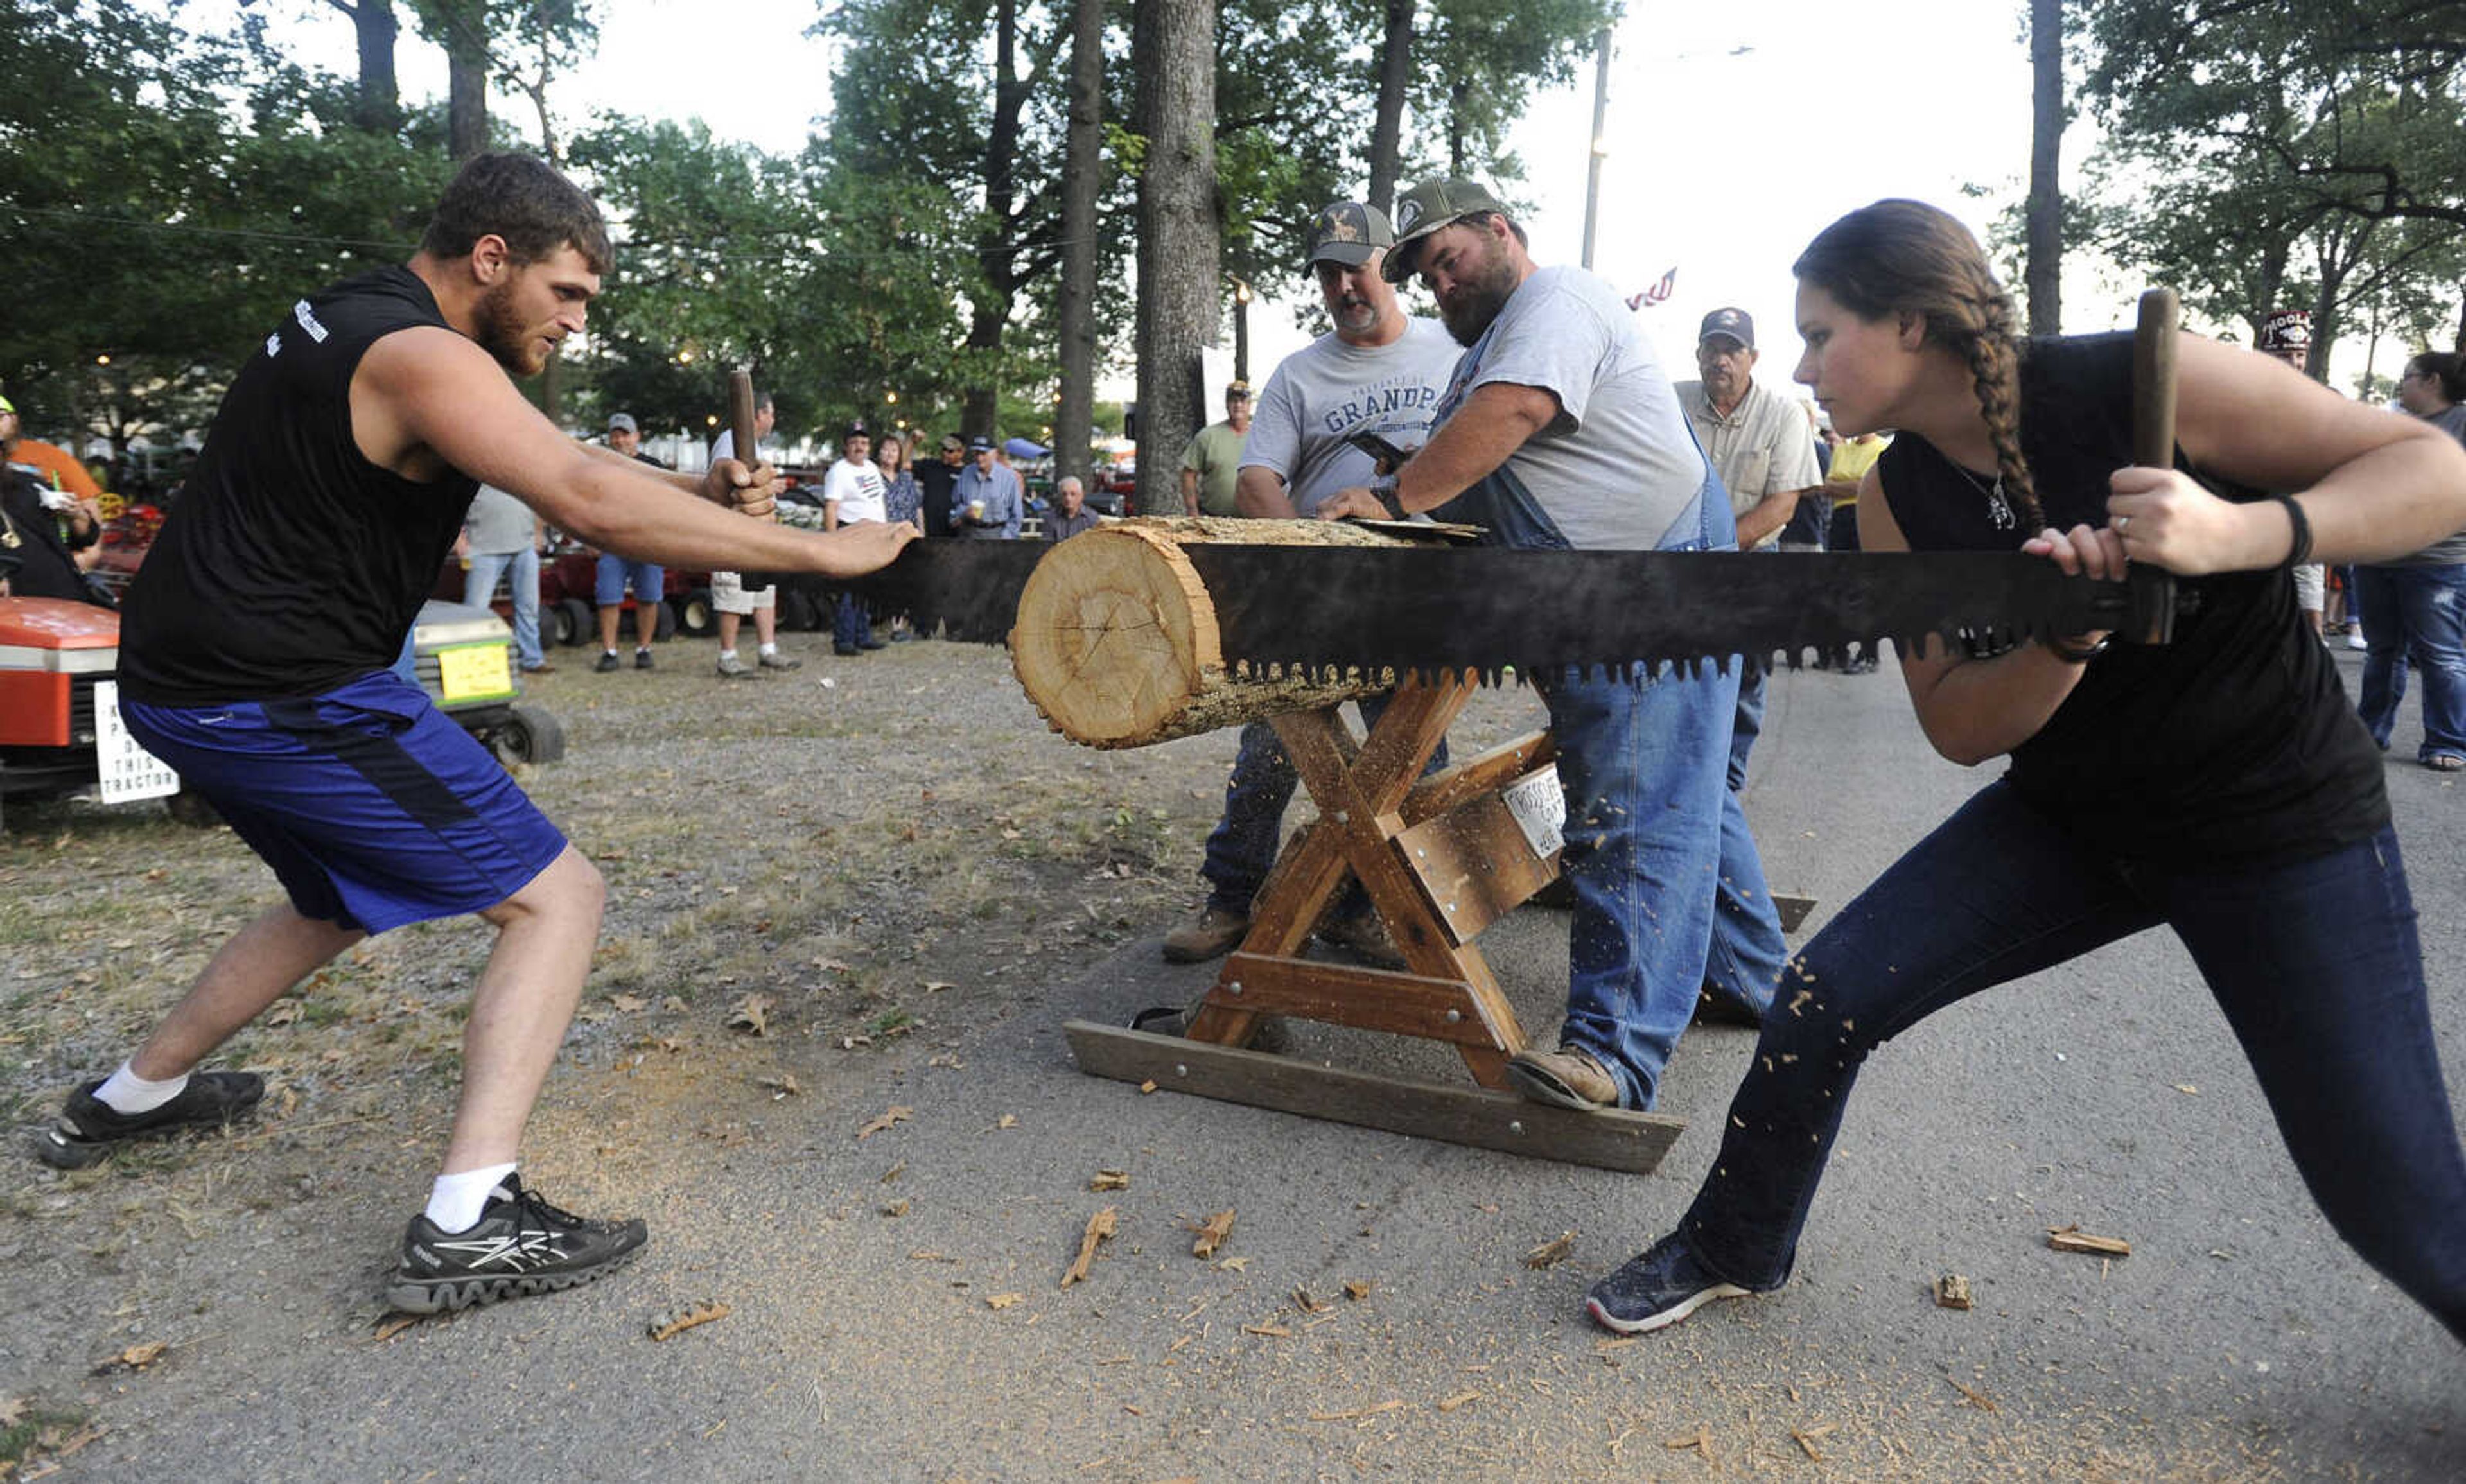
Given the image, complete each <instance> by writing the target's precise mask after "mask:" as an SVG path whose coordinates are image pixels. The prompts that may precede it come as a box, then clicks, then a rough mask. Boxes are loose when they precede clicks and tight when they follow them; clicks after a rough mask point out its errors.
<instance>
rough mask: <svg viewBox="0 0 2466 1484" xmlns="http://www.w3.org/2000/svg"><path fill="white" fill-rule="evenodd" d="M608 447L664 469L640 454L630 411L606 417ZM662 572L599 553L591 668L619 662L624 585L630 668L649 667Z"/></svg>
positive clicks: (662, 589) (637, 428) (600, 669)
mask: <svg viewBox="0 0 2466 1484" xmlns="http://www.w3.org/2000/svg"><path fill="white" fill-rule="evenodd" d="M726 436H727V435H725V434H722V435H721V437H723V438H725V437H726ZM608 446H609V447H611V448H613V449H615V450H617V452H618V453H620V454H623V455H624V456H625V457H626V458H628V459H631V460H633V461H635V462H637V463H647V464H649V465H650V466H651V467H652V468H655V469H664V468H666V467H667V465H666V464H664V463H661V461H658V460H657V459H654V458H652V457H651V456H650V455H649V454H646V453H644V452H642V429H641V425H640V424H639V423H637V422H636V421H635V420H634V415H633V414H631V413H617V414H615V415H613V416H610V417H609V419H608ZM723 457H724V456H723ZM714 461H716V459H714ZM667 575H668V574H667V573H665V572H663V571H661V568H660V564H659V563H657V562H638V561H635V560H633V559H632V558H630V557H623V556H618V555H617V554H616V553H614V552H611V551H602V552H600V553H599V567H598V570H597V572H595V573H594V574H593V577H592V584H591V600H592V601H593V602H594V603H596V604H598V605H599V663H596V664H594V665H593V666H592V668H593V669H594V670H596V671H598V672H599V673H600V674H602V675H605V674H607V673H608V672H609V671H611V670H614V669H617V668H618V667H619V665H620V663H621V662H620V661H618V660H617V620H618V619H619V618H622V617H623V616H624V612H625V590H626V589H627V588H628V587H631V588H632V589H633V590H634V668H636V669H638V670H647V669H649V668H651V665H652V663H653V662H652V659H651V646H652V645H653V644H655V643H658V642H659V641H660V601H661V598H663V597H665V596H667V588H666V583H667Z"/></svg>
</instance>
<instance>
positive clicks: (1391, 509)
mask: <svg viewBox="0 0 2466 1484" xmlns="http://www.w3.org/2000/svg"><path fill="white" fill-rule="evenodd" d="M1370 493H1371V494H1373V495H1375V496H1377V497H1378V500H1379V504H1380V505H1383V506H1386V507H1387V518H1388V519H1389V520H1391V521H1401V520H1402V519H1403V518H1404V502H1403V500H1402V498H1401V496H1399V495H1398V494H1397V493H1396V479H1395V476H1393V475H1390V476H1388V477H1387V478H1385V479H1379V480H1372V481H1371V482H1370Z"/></svg>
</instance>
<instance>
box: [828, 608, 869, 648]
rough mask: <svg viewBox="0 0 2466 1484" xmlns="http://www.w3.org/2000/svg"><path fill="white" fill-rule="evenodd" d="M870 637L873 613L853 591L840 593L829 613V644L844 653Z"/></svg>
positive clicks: (860, 644)
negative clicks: (837, 601)
mask: <svg viewBox="0 0 2466 1484" xmlns="http://www.w3.org/2000/svg"><path fill="white" fill-rule="evenodd" d="M872 638H873V615H872V613H871V612H869V611H868V610H867V609H866V608H865V606H864V599H863V598H861V597H859V596H856V595H855V594H854V593H841V595H840V596H839V605H838V607H837V608H836V609H835V610H834V611H833V612H832V614H831V646H832V647H833V648H835V649H837V650H838V651H839V652H840V653H841V654H845V653H847V652H848V651H849V650H851V649H855V648H858V647H860V646H862V645H863V644H864V643H865V642H866V641H870V640H871V639H872Z"/></svg>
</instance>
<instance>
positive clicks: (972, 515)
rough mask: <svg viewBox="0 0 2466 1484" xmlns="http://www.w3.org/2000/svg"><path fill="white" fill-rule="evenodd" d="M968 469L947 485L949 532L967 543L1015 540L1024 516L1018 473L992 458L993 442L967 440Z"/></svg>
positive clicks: (978, 436) (983, 438)
mask: <svg viewBox="0 0 2466 1484" xmlns="http://www.w3.org/2000/svg"><path fill="white" fill-rule="evenodd" d="M968 458H969V463H968V466H967V467H966V468H964V469H961V470H960V471H959V477H958V478H957V479H955V480H953V481H952V482H951V533H952V534H953V535H955V536H960V537H963V538H965V539H967V540H970V541H1017V540H1018V539H1019V526H1020V517H1021V515H1022V514H1023V513H1024V511H1023V508H1022V506H1023V502H1022V500H1021V498H1020V496H1021V494H1022V493H1023V492H1022V491H1021V489H1020V483H1019V471H1017V470H1016V469H1011V468H1008V467H1005V466H1004V465H1003V464H1002V463H1001V462H1000V461H998V460H997V459H995V458H994V440H993V439H992V438H986V437H984V436H983V435H982V434H978V435H977V436H976V437H975V438H971V439H969V440H968Z"/></svg>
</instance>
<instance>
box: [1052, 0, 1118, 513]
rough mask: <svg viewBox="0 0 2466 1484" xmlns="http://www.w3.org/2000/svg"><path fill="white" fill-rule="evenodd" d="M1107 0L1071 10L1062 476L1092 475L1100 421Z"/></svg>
mask: <svg viewBox="0 0 2466 1484" xmlns="http://www.w3.org/2000/svg"><path fill="white" fill-rule="evenodd" d="M1104 124H1105V0H1075V3H1074V4H1073V5H1072V6H1071V10H1070V122H1069V132H1068V134H1067V135H1066V136H1065V140H1064V143H1063V149H1064V159H1063V167H1062V294H1061V302H1060V304H1058V305H1057V307H1056V310H1055V319H1056V320H1057V321H1058V322H1059V325H1060V329H1061V333H1062V397H1061V405H1060V406H1059V407H1057V408H1055V409H1054V413H1053V472H1054V479H1055V483H1057V484H1058V483H1060V482H1061V481H1062V480H1063V479H1065V478H1075V479H1077V480H1079V481H1080V482H1081V483H1083V484H1085V483H1087V482H1088V481H1089V480H1090V479H1091V478H1092V477H1093V476H1092V473H1091V464H1092V461H1091V460H1090V459H1089V457H1088V451H1087V445H1088V441H1089V438H1090V437H1091V436H1092V435H1093V434H1094V432H1095V422H1096V195H1097V188H1098V186H1099V185H1101V184H1102V179H1101V177H1102V173H1103V170H1104V147H1105V130H1104Z"/></svg>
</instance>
